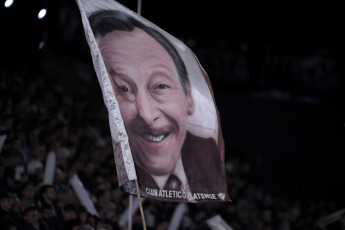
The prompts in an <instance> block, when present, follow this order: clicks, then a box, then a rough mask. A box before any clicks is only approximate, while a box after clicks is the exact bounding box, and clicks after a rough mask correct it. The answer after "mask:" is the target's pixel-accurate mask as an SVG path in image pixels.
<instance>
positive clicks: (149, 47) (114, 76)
mask: <svg viewBox="0 0 345 230" xmlns="http://www.w3.org/2000/svg"><path fill="white" fill-rule="evenodd" d="M77 3H78V6H79V9H80V12H81V17H82V21H83V26H84V30H85V35H86V39H87V41H88V44H89V46H90V50H91V55H92V58H93V64H94V68H95V72H96V74H97V77H98V80H99V84H100V86H101V89H102V93H103V98H104V103H105V105H106V107H107V109H108V113H109V125H110V130H111V136H112V140H113V150H114V158H115V163H116V170H117V176H118V179H119V185H120V188H121V190H122V191H124V192H127V193H129V194H131V195H138V190H137V186H136V183H134V182H135V181H137V182H138V188H139V191H140V196H142V197H147V198H152V199H158V200H163V201H174V202H212V201H229V200H230V199H229V196H228V190H227V182H226V173H225V167H224V165H225V164H224V141H223V137H222V132H221V127H220V120H219V114H218V110H217V108H216V105H215V100H214V96H213V91H212V87H211V85H210V81H209V78H208V76H207V74H206V73H205V71H204V70H203V68H202V67H201V66H200V64H199V62H198V60H197V58H196V57H195V55H194V54H193V52H192V51H191V50H190V49H189V48H188V47H187V46H186V45H184V44H183V43H182V42H181V41H180V40H178V39H176V38H175V37H173V36H172V35H170V34H169V33H167V32H165V31H164V30H162V29H161V28H159V27H157V26H156V25H155V24H153V23H151V22H150V21H148V20H146V19H145V18H143V17H142V16H140V15H138V14H136V13H135V12H133V11H131V10H129V9H127V8H126V7H124V6H123V5H121V4H119V3H117V2H116V1H112V0H98V1H93V0H77Z"/></svg>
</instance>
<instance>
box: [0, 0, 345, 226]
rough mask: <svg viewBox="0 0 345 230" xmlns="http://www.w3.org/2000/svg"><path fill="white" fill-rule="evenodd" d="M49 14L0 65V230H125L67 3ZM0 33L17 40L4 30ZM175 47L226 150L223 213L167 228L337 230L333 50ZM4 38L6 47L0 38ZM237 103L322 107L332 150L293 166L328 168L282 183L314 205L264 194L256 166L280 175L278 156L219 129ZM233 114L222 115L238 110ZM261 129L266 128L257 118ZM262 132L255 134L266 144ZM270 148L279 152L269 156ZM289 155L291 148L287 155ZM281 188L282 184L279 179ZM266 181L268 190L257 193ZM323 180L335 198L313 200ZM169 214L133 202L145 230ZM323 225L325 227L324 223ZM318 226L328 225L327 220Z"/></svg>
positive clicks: (219, 206) (77, 23) (344, 66)
mask: <svg viewBox="0 0 345 230" xmlns="http://www.w3.org/2000/svg"><path fill="white" fill-rule="evenodd" d="M144 4H145V3H144ZM54 6H55V8H56V11H54V12H53V13H51V14H50V15H49V17H48V19H49V20H50V21H54V24H53V25H51V24H50V26H49V29H47V28H48V24H47V23H46V24H45V23H42V24H40V25H38V27H39V28H40V29H42V28H43V30H42V31H43V32H41V33H39V34H38V35H35V36H33V37H31V40H30V39H29V40H28V43H29V44H28V43H20V44H18V47H17V49H11V48H9V47H7V48H8V50H7V49H6V51H5V54H6V57H7V58H6V60H5V61H4V62H2V64H1V65H0V79H1V80H0V138H2V139H0V143H2V142H1V141H3V143H2V148H0V190H1V193H0V223H1V229H3V230H16V229H17V230H20V229H23V230H48V229H49V230H93V229H94V230H104V229H106V230H117V229H121V230H125V229H127V225H126V224H122V222H121V221H120V220H121V217H122V215H123V213H124V212H125V211H126V209H127V208H128V207H129V201H130V198H129V195H128V194H125V193H123V192H122V191H120V190H119V185H118V180H117V175H116V168H115V161H114V155H113V149H112V144H111V135H110V130H109V123H108V114H107V109H106V107H105V105H104V102H103V98H102V94H101V89H100V87H99V84H98V80H97V77H96V75H95V72H94V70H93V66H92V63H91V56H90V51H89V48H88V45H87V44H86V41H85V38H84V34H83V28H82V25H81V19H80V14H79V12H78V10H76V5H75V4H72V3H67V1H58V3H56V4H55V5H54ZM3 15H4V14H3ZM157 24H158V25H160V24H159V23H157ZM10 27H11V25H10V26H8V27H6V28H7V29H10ZM44 28H46V29H44ZM23 29H24V31H25V32H26V33H25V34H26V36H28V35H30V28H23ZM163 29H165V28H164V27H163ZM26 30H27V31H26ZM10 31H11V32H14V34H15V35H16V36H19V35H20V34H19V32H17V31H15V30H14V29H10ZM39 31H41V30H39ZM168 32H169V31H168ZM36 38H38V39H36ZM179 38H180V39H181V40H183V41H184V42H185V44H186V45H188V46H189V47H190V48H191V49H192V50H193V51H194V52H195V54H196V56H197V57H198V58H199V61H200V63H201V65H202V66H203V67H204V68H205V70H206V72H207V73H208V74H209V76H210V80H211V83H212V84H213V90H214V93H215V99H216V104H217V105H218V109H219V111H220V116H221V121H222V131H223V135H224V139H225V144H226V146H225V150H226V152H225V161H226V162H225V164H226V175H227V184H228V190H229V196H230V198H231V200H232V202H220V203H198V204H186V207H187V209H186V210H185V211H184V212H185V213H184V215H183V217H182V219H181V222H180V224H179V228H178V229H181V230H198V229H205V226H204V225H205V223H206V221H207V220H209V219H210V218H212V217H215V216H220V217H221V218H222V219H223V220H224V221H225V222H226V223H227V224H228V225H229V226H231V228H232V229H234V230H295V229H297V230H309V229H311V230H333V229H334V230H336V229H337V230H342V229H345V212H344V211H343V210H344V208H345V202H344V192H345V190H344V186H343V185H344V183H343V182H344V175H345V173H344V169H343V168H342V165H343V163H345V162H344V161H343V158H342V157H341V155H342V154H343V153H344V144H343V141H344V130H343V128H344V127H343V126H344V120H343V118H344V115H345V110H344V100H343V99H342V98H343V96H344V92H345V89H344V76H345V75H344V73H345V59H344V55H343V53H342V52H340V51H342V50H343V49H342V47H340V46H339V50H338V49H337V46H336V47H334V46H332V48H327V47H325V46H321V47H308V48H307V49H303V50H302V52H301V47H299V46H298V47H296V46H293V45H291V44H290V45H282V44H274V45H270V44H262V43H260V44H257V43H255V44H253V43H250V42H241V41H235V40H220V39H200V38H198V39H194V38H193V39H192V38H189V37H184V36H181V37H179ZM5 39H6V41H7V42H8V41H10V40H12V38H11V37H6V38H5ZM333 45H334V44H333ZM239 94H241V95H245V96H244V98H247V99H248V98H255V100H254V104H257V103H256V102H257V101H261V102H262V101H270V102H272V101H274V102H277V101H279V102H282V101H283V102H288V103H290V104H289V105H291V103H293V104H294V105H296V104H297V105H298V106H301V107H304V106H307V107H308V106H315V105H322V106H325V107H327V106H328V107H330V108H332V109H334V110H335V112H334V114H337V116H338V117H337V119H336V120H335V123H336V126H337V127H338V128H335V130H336V131H337V133H336V134H330V133H326V134H325V135H327V136H330V137H332V138H333V137H336V138H338V139H336V140H335V141H334V142H332V143H336V145H337V146H333V149H331V150H330V151H329V152H327V153H320V152H318V154H324V156H323V157H320V156H316V155H313V153H306V155H305V156H306V158H307V157H308V158H309V157H310V158H313V159H316V158H319V160H320V161H322V160H325V159H327V160H328V158H329V157H330V158H332V157H333V158H334V160H333V161H327V162H326V160H325V161H324V162H325V165H324V167H322V165H321V167H320V168H317V169H316V170H315V171H317V172H318V173H317V174H313V171H311V172H310V174H313V175H310V174H307V176H306V174H303V175H304V176H306V178H304V179H303V180H302V179H301V178H300V176H301V175H302V174H301V173H298V172H297V173H291V174H290V176H291V177H292V176H293V178H290V183H291V184H293V183H294V181H298V182H299V183H304V182H306V181H308V182H309V181H315V183H314V184H313V186H315V187H312V188H313V189H312V190H311V191H310V190H308V189H305V190H306V191H308V192H310V193H313V194H312V195H313V197H316V198H315V199H310V200H307V199H304V197H303V196H299V194H300V193H303V192H301V191H300V190H298V189H297V190H298V191H297V192H296V191H293V192H292V193H295V194H294V195H292V196H291V193H290V194H289V193H288V192H286V193H284V191H283V190H284V189H280V190H279V189H277V188H276V189H271V188H272V187H277V186H280V185H277V184H275V183H273V182H272V181H273V179H272V175H271V174H272V172H273V174H274V172H276V171H273V170H272V168H271V171H270V170H269V169H267V167H266V166H267V165H268V164H267V163H266V160H267V159H268V158H270V159H271V161H272V164H271V165H270V166H269V167H271V166H272V165H274V164H276V165H275V167H276V168H279V167H281V166H280V165H277V162H280V161H279V159H278V158H282V159H287V158H288V157H287V152H288V151H287V149H289V148H290V147H289V146H280V148H281V149H280V150H281V152H282V154H281V155H279V153H278V156H277V154H275V155H274V156H273V155H270V154H268V153H267V152H268V151H266V150H267V149H269V148H270V146H267V147H266V149H264V150H263V149H261V150H260V149H257V151H255V147H253V148H249V147H250V146H257V143H255V142H251V140H250V139H249V138H250V137H251V135H250V132H248V133H246V132H244V133H245V134H243V133H241V134H239V133H236V129H231V127H237V126H236V124H233V126H229V125H228V124H227V121H228V119H229V118H228V115H229V116H233V115H230V114H231V113H233V110H231V109H225V107H226V106H229V104H228V103H230V102H229V100H230V99H231V100H234V99H235V98H236V96H234V95H239ZM229 95H232V97H231V96H229ZM230 104H231V103H230ZM239 104H240V102H239V103H238V104H236V103H235V104H231V105H236V106H239V107H240V105H239ZM328 107H327V108H328ZM254 108H255V107H254ZM261 109H262V108H259V110H261ZM254 111H255V110H254ZM282 111H284V110H282ZM326 113H327V112H326ZM295 115H296V114H295ZM319 115H320V114H319ZM321 115H322V114H321ZM262 116H264V115H262ZM324 117H327V116H326V115H325V116H324ZM265 122H266V123H265V124H268V123H270V122H271V121H269V120H267V118H266V120H265ZM301 122H305V120H303V119H302V121H301ZM229 123H230V122H229ZM287 123H289V122H287ZM290 125H291V124H290ZM249 126H250V125H248V124H247V127H246V128H248V127H249ZM326 126H327V125H325V127H326ZM339 127H340V128H339ZM237 128H238V127H237ZM256 128H261V127H256ZM280 128H281V127H280ZM248 129H250V127H249V128H248ZM237 130H238V129H237ZM329 130H332V131H333V130H334V129H329ZM267 132H268V134H267V133H266V135H271V136H274V135H275V134H274V133H273V132H272V133H269V130H268V131H267ZM234 136H240V137H241V138H242V137H243V138H242V139H241V144H242V145H243V146H245V148H243V149H242V150H241V151H239V150H238V149H237V148H236V147H233V146H234V145H237V146H239V145H240V144H239V143H234V142H232V141H233V139H235V137H234ZM233 137H234V138H233ZM246 137H247V138H248V139H246ZM229 139H230V142H228V140H229ZM273 140H274V139H273ZM299 144H301V145H303V144H305V145H309V144H310V145H314V144H316V145H317V144H318V143H303V144H302V143H299ZM276 145H279V143H273V144H272V146H271V147H272V148H273V147H275V146H276ZM317 146H323V145H317ZM0 147H1V145H0ZM293 147H296V148H298V146H297V144H296V146H293ZM291 148H292V147H291ZM304 149H306V150H309V149H308V148H304ZM246 150H247V151H248V152H246ZM249 151H250V152H249ZM261 151H262V152H261ZM284 151H287V152H285V153H284ZM320 151H321V150H320ZM322 151H323V149H322ZM264 152H265V153H264ZM51 153H53V154H55V157H56V166H55V168H54V174H53V175H54V176H53V182H52V183H51V184H46V183H44V176H45V170H46V163H47V158H48V156H49V154H51ZM265 154H266V155H265ZM284 154H285V155H284ZM260 156H262V157H261V158H260ZM275 160H277V161H275ZM263 161H264V162H263ZM306 162H307V161H306ZM312 162H313V161H312ZM330 162H331V163H330ZM311 164H312V163H311ZM326 164H331V165H326ZM318 166H319V165H318V164H315V167H318ZM284 167H285V168H282V169H283V170H285V169H287V170H291V171H294V169H297V168H299V170H302V171H303V167H305V168H306V170H308V169H307V167H308V165H307V166H305V165H303V166H302V165H301V163H300V162H299V163H298V162H292V161H291V164H290V165H288V166H286V165H285V166H284ZM278 171H279V170H278ZM264 172H265V173H266V174H265V173H264ZM328 172H332V174H330V175H328V174H327V173H328ZM76 175H77V176H78V178H79V179H80V181H81V183H82V185H83V186H84V188H85V189H86V191H87V192H88V195H89V196H90V199H91V201H92V203H93V205H94V206H95V208H96V210H97V213H98V214H99V215H95V214H92V213H90V212H89V211H88V210H87V208H86V207H85V206H84V205H83V204H82V202H81V201H80V199H79V197H78V195H77V193H76V191H75V190H74V188H73V186H72V185H71V178H73V177H74V176H76ZM265 175H266V176H267V177H265ZM315 175H316V176H315ZM319 175H321V176H319ZM278 176H279V175H278ZM284 177H287V176H286V175H285V174H284ZM268 178H270V180H272V181H271V184H270V185H269V186H268V185H267V183H268V182H269V180H268ZM335 178H338V179H335ZM285 179H286V178H285ZM324 180H328V181H330V184H332V186H337V187H336V188H335V187H333V188H332V191H331V192H329V193H325V191H326V190H327V189H328V187H327V185H326V187H327V188H325V185H323V184H318V182H317V181H324ZM291 181H292V182H291ZM282 183H283V182H282ZM328 185H329V184H328ZM296 186H297V185H296ZM299 186H301V185H299ZM283 187H284V185H283ZM302 187H303V186H302ZM314 188H315V189H314ZM318 189H319V190H318ZM305 190H303V191H305ZM321 191H322V192H321ZM318 194H319V195H320V196H318ZM323 194H326V195H325V196H323ZM303 195H305V194H304V193H303ZM177 207H178V203H170V202H162V201H156V200H152V199H145V200H144V201H143V210H144V215H145V221H146V227H147V229H149V230H150V229H152V230H163V229H168V226H169V224H171V219H172V215H173V213H174V211H175V209H176V208H177ZM330 215H334V218H333V219H332V218H329V217H330ZM330 219H331V220H332V221H328V220H330ZM132 229H134V230H136V229H143V226H142V217H141V214H140V211H139V210H138V211H137V212H135V214H134V215H133V217H132Z"/></svg>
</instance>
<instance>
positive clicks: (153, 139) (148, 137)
mask: <svg viewBox="0 0 345 230" xmlns="http://www.w3.org/2000/svg"><path fill="white" fill-rule="evenodd" d="M167 136H169V133H167V134H161V135H151V134H146V135H143V136H142V137H143V138H144V139H145V140H147V141H150V142H155V143H159V142H161V141H163V140H164V139H165V138H166V137H167Z"/></svg>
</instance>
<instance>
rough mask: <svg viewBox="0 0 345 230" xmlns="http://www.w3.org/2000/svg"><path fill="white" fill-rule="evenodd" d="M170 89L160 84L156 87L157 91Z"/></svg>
mask: <svg viewBox="0 0 345 230" xmlns="http://www.w3.org/2000/svg"><path fill="white" fill-rule="evenodd" d="M169 88H170V87H169V86H167V85H165V84H159V85H157V86H156V89H169Z"/></svg>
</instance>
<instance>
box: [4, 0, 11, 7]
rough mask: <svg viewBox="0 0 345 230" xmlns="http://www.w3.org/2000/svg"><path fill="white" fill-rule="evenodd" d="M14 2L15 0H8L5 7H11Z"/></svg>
mask: <svg viewBox="0 0 345 230" xmlns="http://www.w3.org/2000/svg"><path fill="white" fill-rule="evenodd" d="M12 3H13V0H6V2H5V7H6V8H8V7H10V6H11V5H12Z"/></svg>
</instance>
